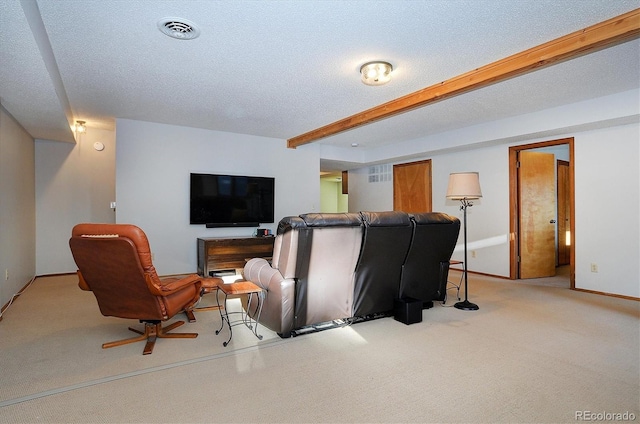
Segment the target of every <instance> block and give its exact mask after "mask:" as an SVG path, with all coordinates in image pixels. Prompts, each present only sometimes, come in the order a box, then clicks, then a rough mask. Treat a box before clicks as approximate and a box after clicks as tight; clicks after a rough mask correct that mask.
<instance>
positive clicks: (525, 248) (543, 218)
mask: <svg viewBox="0 0 640 424" xmlns="http://www.w3.org/2000/svg"><path fill="white" fill-rule="evenodd" d="M519 162H520V167H519V173H518V177H519V178H518V181H519V190H518V191H519V193H518V195H519V203H520V217H519V218H520V225H519V229H520V237H519V240H520V246H519V256H520V278H540V277H550V276H553V275H555V273H556V267H555V264H556V258H555V256H556V249H555V238H556V237H555V233H556V226H555V222H556V190H555V188H556V181H555V156H554V155H553V154H552V153H541V152H527V151H522V152H520V155H519Z"/></svg>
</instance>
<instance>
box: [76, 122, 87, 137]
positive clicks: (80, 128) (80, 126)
mask: <svg viewBox="0 0 640 424" xmlns="http://www.w3.org/2000/svg"><path fill="white" fill-rule="evenodd" d="M86 124H87V123H86V122H85V121H76V134H84V133H86V132H87V125H86Z"/></svg>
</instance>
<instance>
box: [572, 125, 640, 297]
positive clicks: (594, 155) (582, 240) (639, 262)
mask: <svg viewBox="0 0 640 424" xmlns="http://www.w3.org/2000/svg"><path fill="white" fill-rule="evenodd" d="M639 146H640V125H625V126H620V127H616V128H608V129H602V130H596V131H590V132H586V133H581V134H577V135H576V141H575V174H576V223H575V224H576V236H575V246H576V287H580V288H584V289H588V290H596V291H603V292H607V293H616V294H623V295H629V296H634V297H640V226H639V224H638V222H639V217H640V171H639V168H640V147H639ZM592 263H595V264H597V266H598V272H597V273H593V272H591V264H592Z"/></svg>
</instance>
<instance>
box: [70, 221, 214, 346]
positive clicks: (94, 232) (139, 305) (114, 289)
mask: <svg viewBox="0 0 640 424" xmlns="http://www.w3.org/2000/svg"><path fill="white" fill-rule="evenodd" d="M69 246H70V247H71V252H72V254H73V259H74V260H75V262H76V265H77V266H78V277H79V283H78V285H79V286H80V288H81V289H83V290H89V291H92V292H93V294H94V295H95V297H96V300H97V301H98V306H99V307H100V312H101V313H102V315H104V316H113V317H119V318H129V319H138V320H140V322H141V323H144V327H145V328H144V332H142V331H140V330H137V329H135V328H132V327H129V330H131V331H133V332H135V333H138V334H140V336H137V337H133V338H129V339H125V340H118V341H114V342H109V343H104V344H103V345H102V348H103V349H107V348H110V347H115V346H121V345H124V344H128V343H133V342H137V341H143V340H146V341H147V343H146V345H145V348H144V351H143V354H144V355H147V354H150V353H151V352H152V351H153V347H154V344H155V341H156V338H195V337H197V336H198V333H170V331H171V330H173V329H175V328H177V327H179V326H181V325H183V324H184V321H176V322H174V323H172V324H170V325H168V326H167V327H162V322H163V321H166V320H168V319H170V318H172V317H174V316H175V315H176V314H178V313H180V312H182V311H185V312H186V313H187V316H188V317H189V318H190V320H195V317H194V316H193V311H192V310H193V307H194V305H195V304H196V303H197V302H198V300H199V299H200V296H201V295H202V294H204V293H205V292H211V291H214V290H215V289H214V287H216V286H217V284H219V283H222V280H221V279H219V278H213V279H211V278H206V279H203V278H201V277H200V276H198V275H196V274H190V275H187V276H184V277H173V278H163V279H160V278H159V277H158V275H157V273H156V270H155V268H154V266H153V264H152V261H151V250H150V248H149V241H148V240H147V236H146V235H145V233H144V232H143V231H142V230H141V229H140V228H138V227H136V226H135V225H128V224H78V225H76V226H75V227H74V228H73V230H72V234H71V239H70V240H69Z"/></svg>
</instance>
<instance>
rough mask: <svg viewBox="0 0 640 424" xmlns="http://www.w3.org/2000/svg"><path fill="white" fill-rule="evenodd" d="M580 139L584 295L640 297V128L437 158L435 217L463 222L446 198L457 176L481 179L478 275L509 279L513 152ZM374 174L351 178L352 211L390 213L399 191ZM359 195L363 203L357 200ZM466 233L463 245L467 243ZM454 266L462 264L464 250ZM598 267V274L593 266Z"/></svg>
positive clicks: (474, 234)
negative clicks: (369, 177)
mask: <svg viewBox="0 0 640 424" xmlns="http://www.w3.org/2000/svg"><path fill="white" fill-rule="evenodd" d="M564 137H575V144H574V149H575V150H574V153H575V174H576V175H575V180H576V181H575V194H576V196H575V197H576V200H575V202H576V203H575V208H576V234H575V237H574V243H575V249H576V250H575V252H576V288H582V289H587V290H594V291H599V292H604V293H612V294H620V295H626V296H632V297H640V283H639V281H640V260H639V259H640V229H639V225H638V216H640V204H639V202H640V200H639V199H640V174H639V171H638V169H639V165H640V152H639V147H638V146H639V144H640V125H638V124H629V125H621V126H615V127H611V128H604V129H597V130H592V131H584V132H577V133H570V134H565V135H562V136H558V137H553V138H546V139H532V140H527V141H521V142H518V143H510V144H505V145H498V146H488V147H481V148H478V149H474V150H468V151H462V152H455V153H444V154H434V155H432V156H424V157H423V158H418V159H416V160H420V159H426V158H430V159H432V171H433V172H432V174H433V175H432V181H433V210H434V211H439V212H445V213H448V214H450V215H454V216H457V217H459V218H460V219H461V220H462V219H463V217H462V212H461V211H460V210H459V203H457V202H452V201H448V200H446V198H445V193H446V188H447V183H448V177H449V173H451V172H463V171H478V172H479V173H480V184H481V188H482V193H483V197H482V199H479V200H477V201H475V202H474V206H473V207H471V208H469V209H468V211H467V218H468V243H469V250H475V251H476V253H477V255H476V257H475V258H472V257H471V256H470V255H469V257H468V261H469V264H468V266H469V269H470V270H472V271H477V272H482V273H487V274H493V275H500V276H505V277H508V276H509V245H508V240H509V158H508V151H509V146H512V145H520V144H529V143H535V142H538V141H544V140H551V139H559V138H564ZM368 169H369V168H368V167H367V168H362V169H358V170H355V171H350V172H349V193H350V196H349V201H350V205H349V208H350V210H352V211H356V210H389V209H390V208H391V207H392V206H393V184H392V182H385V183H368V182H367V178H366V176H367V175H368ZM352 193H357V195H355V194H352ZM462 240H463V239H462V233H461V235H460V239H459V243H462ZM454 258H456V259H459V260H461V259H462V248H461V246H458V248H457V251H456V253H454ZM591 263H597V264H598V269H599V272H598V273H592V272H591V271H590V268H591V266H590V264H591Z"/></svg>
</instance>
